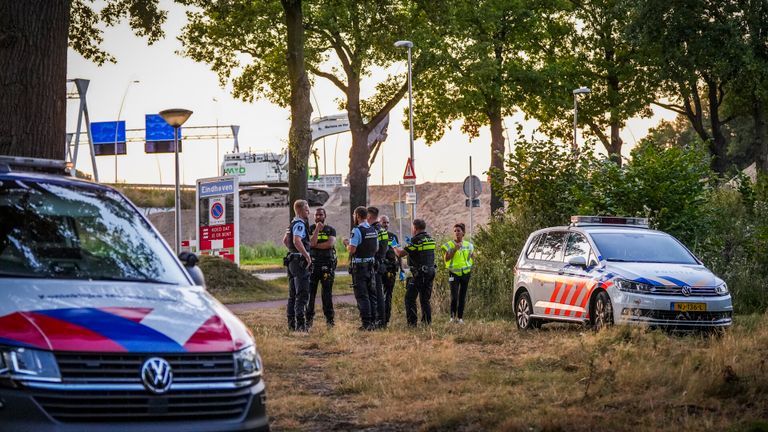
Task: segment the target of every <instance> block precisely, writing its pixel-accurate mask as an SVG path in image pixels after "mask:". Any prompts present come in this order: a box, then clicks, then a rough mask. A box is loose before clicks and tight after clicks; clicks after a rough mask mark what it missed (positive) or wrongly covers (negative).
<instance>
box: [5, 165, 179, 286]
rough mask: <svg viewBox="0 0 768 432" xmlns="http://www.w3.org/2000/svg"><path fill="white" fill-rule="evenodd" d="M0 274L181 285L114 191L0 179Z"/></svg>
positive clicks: (169, 261)
mask: <svg viewBox="0 0 768 432" xmlns="http://www.w3.org/2000/svg"><path fill="white" fill-rule="evenodd" d="M0 221H2V223H0V277H40V278H57V279H92V280H127V281H138V282H160V283H169V284H182V285H188V284H189V281H188V280H187V278H186V276H185V275H184V273H183V270H182V269H181V267H180V266H179V265H178V263H177V262H176V260H175V258H174V256H173V254H172V253H171V252H170V251H169V250H168V248H167V247H166V246H165V245H164V244H163V242H162V240H161V239H160V238H159V236H158V235H157V234H155V232H154V231H153V230H152V228H151V226H150V225H149V224H148V223H147V222H146V220H144V218H142V217H141V215H140V214H139V213H138V212H137V211H136V210H135V209H134V208H133V207H132V206H131V205H130V204H129V203H128V202H127V201H126V200H125V198H123V197H122V196H121V195H120V194H118V193H117V192H114V191H111V190H107V189H99V188H92V187H81V186H75V185H71V184H66V185H64V184H61V183H56V182H49V183H46V182H38V181H27V180H2V181H0Z"/></svg>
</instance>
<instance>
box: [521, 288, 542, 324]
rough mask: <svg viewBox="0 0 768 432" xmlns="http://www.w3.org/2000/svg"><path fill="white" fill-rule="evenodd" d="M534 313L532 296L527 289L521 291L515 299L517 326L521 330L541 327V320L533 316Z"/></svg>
mask: <svg viewBox="0 0 768 432" xmlns="http://www.w3.org/2000/svg"><path fill="white" fill-rule="evenodd" d="M531 315H533V305H532V304H531V296H530V295H528V293H527V292H526V291H523V292H521V293H520V295H518V296H517V300H516V301H515V322H516V323H517V328H519V329H520V330H530V329H534V328H539V327H541V322H540V321H539V320H537V319H536V318H531Z"/></svg>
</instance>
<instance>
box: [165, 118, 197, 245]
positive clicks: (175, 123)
mask: <svg viewBox="0 0 768 432" xmlns="http://www.w3.org/2000/svg"><path fill="white" fill-rule="evenodd" d="M191 115H192V111H190V110H186V109H183V108H172V109H167V110H163V111H160V117H162V118H163V120H165V122H166V123H168V124H169V125H171V127H172V128H173V154H174V157H175V162H176V169H175V171H176V172H175V174H176V199H175V201H176V206H175V212H176V215H175V216H176V223H175V225H176V226H175V238H174V245H173V247H174V250H175V251H176V254H178V253H179V251H180V250H181V192H180V187H179V128H180V127H181V125H183V124H184V122H186V121H187V119H189V116H191Z"/></svg>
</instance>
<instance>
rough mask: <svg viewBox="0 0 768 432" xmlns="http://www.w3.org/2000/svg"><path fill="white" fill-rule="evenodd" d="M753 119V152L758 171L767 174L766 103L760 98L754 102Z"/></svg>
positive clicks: (767, 132)
mask: <svg viewBox="0 0 768 432" xmlns="http://www.w3.org/2000/svg"><path fill="white" fill-rule="evenodd" d="M752 119H753V121H754V128H755V141H754V144H753V154H754V155H755V162H756V165H757V171H758V172H760V173H763V174H766V173H768V130H767V129H766V122H765V104H764V103H763V101H762V100H760V99H755V101H754V102H753V104H752Z"/></svg>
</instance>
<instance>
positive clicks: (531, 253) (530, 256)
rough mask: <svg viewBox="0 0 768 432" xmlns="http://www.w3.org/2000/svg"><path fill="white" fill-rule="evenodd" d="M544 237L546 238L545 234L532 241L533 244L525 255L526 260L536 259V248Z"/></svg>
mask: <svg viewBox="0 0 768 432" xmlns="http://www.w3.org/2000/svg"><path fill="white" fill-rule="evenodd" d="M543 236H544V235H543V234H539V235H537V236H536V237H534V238H533V240H531V243H530V244H529V245H528V252H527V253H526V254H525V256H526V258H528V259H535V258H534V257H535V255H536V248H537V246H538V244H539V242H540V241H541V238H542V237H543Z"/></svg>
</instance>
